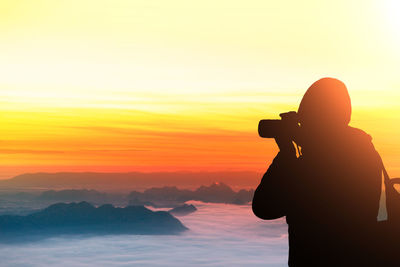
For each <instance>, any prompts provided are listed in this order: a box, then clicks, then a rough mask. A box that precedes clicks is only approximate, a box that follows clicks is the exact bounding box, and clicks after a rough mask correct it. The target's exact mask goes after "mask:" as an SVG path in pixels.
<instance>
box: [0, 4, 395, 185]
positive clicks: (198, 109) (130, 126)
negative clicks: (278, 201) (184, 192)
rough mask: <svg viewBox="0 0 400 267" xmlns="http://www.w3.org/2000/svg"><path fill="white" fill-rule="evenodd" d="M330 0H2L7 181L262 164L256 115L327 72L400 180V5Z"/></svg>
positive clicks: (297, 96) (2, 158) (0, 66)
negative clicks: (31, 175)
mask: <svg viewBox="0 0 400 267" xmlns="http://www.w3.org/2000/svg"><path fill="white" fill-rule="evenodd" d="M321 2H322V1H257V0H250V1H245V2H243V1H211V0H205V1H201V2H198V3H191V4H189V2H187V1H179V0H171V1H160V0H159V1H148V2H146V4H143V3H144V2H143V1H127V0H115V1H94V0H88V1H77V0H71V1H46V0H38V1H35V2H32V1H26V0H18V1H11V0H10V1H2V2H1V3H0V10H1V11H0V33H1V34H0V178H8V177H11V176H12V175H16V174H20V173H24V172H36V171H52V172H53V171H129V170H136V171H137V170H139V171H160V170H168V171H174V170H193V171H199V170H200V171H202V170H251V171H258V172H262V171H265V169H266V167H267V163H269V162H270V161H271V159H272V157H273V156H274V154H275V153H276V151H277V150H276V147H275V145H274V143H273V141H272V140H266V139H261V138H259V137H258V136H257V124H258V121H259V120H260V119H262V118H277V117H278V114H279V113H281V112H284V111H289V110H296V109H297V106H298V104H299V102H300V100H301V97H302V95H303V94H304V92H305V90H306V89H307V87H308V86H309V85H311V83H312V82H314V81H315V80H317V79H319V78H321V77H325V76H332V77H337V78H339V79H341V80H343V81H344V82H345V83H346V84H347V86H348V88H349V91H350V95H351V97H352V100H353V105H354V107H353V110H354V112H353V120H352V125H353V126H356V127H360V128H363V129H365V130H366V131H367V132H368V133H370V134H372V135H373V137H374V143H375V145H376V147H377V149H378V150H379V151H380V152H381V154H382V155H383V157H384V160H385V161H386V165H387V166H388V169H389V172H390V173H391V174H393V175H396V176H399V175H400V141H399V140H398V137H399V136H400V135H399V134H400V126H398V125H400V118H399V114H400V113H399V111H400V108H399V104H398V103H399V100H400V90H399V89H400V76H399V75H398V70H399V69H400V63H399V62H400V52H399V50H398V47H399V45H400V37H399V35H400V31H399V29H400V19H399V18H398V16H397V14H398V13H397V12H395V11H399V12H400V5H399V4H397V1H391V0H386V1H351V4H350V3H349V1H344V0H343V1H335V2H334V3H328V2H327V3H321ZM300 3H301V4H300Z"/></svg>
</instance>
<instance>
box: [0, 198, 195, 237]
mask: <svg viewBox="0 0 400 267" xmlns="http://www.w3.org/2000/svg"><path fill="white" fill-rule="evenodd" d="M186 229H187V228H186V227H185V226H184V225H183V224H182V223H181V222H180V221H179V220H178V219H176V218H175V217H173V216H172V215H171V214H169V213H168V212H165V211H151V210H149V209H147V208H145V207H143V206H128V207H125V208H116V207H114V206H113V205H111V204H105V205H102V206H100V207H97V208H96V207H94V206H93V205H91V204H89V203H87V202H80V203H69V204H66V203H57V204H53V205H51V206H49V207H47V208H45V209H43V210H41V211H38V212H34V213H32V214H29V215H26V216H18V215H2V216H0V239H1V238H11V237H14V236H26V235H40V236H43V237H44V236H48V235H59V234H150V235H153V234H178V233H180V232H182V231H184V230H186Z"/></svg>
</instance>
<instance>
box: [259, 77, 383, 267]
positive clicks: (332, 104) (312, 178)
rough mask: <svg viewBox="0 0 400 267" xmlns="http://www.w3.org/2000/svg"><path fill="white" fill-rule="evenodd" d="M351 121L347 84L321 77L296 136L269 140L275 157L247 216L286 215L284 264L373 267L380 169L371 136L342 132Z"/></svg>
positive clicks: (310, 91) (302, 113) (301, 109)
mask: <svg viewBox="0 0 400 267" xmlns="http://www.w3.org/2000/svg"><path fill="white" fill-rule="evenodd" d="M350 117H351V102H350V97H349V94H348V92H347V88H346V86H345V85H344V84H343V83H342V82H341V81H339V80H336V79H332V78H324V79H321V80H318V81H317V82H315V83H314V84H313V85H311V87H310V88H309V89H308V90H307V92H306V93H305V95H304V97H303V99H302V101H301V103H300V106H299V109H298V112H297V118H298V122H299V123H300V127H296V131H295V134H289V133H290V129H289V128H290V127H289V126H288V129H289V130H288V133H286V134H285V133H283V134H282V135H281V136H278V137H276V138H275V140H276V143H277V144H278V146H279V149H280V152H279V153H278V155H277V156H276V157H275V159H274V160H273V162H272V164H271V165H270V167H269V169H268V171H267V172H266V173H265V175H264V177H263V178H262V180H261V183H260V185H259V186H258V187H257V189H256V191H255V194H254V199H253V212H254V214H255V215H256V216H258V217H259V218H262V219H265V220H271V219H277V218H280V217H283V216H286V221H287V224H288V226H289V266H370V265H375V264H376V263H375V254H376V251H375V248H374V246H373V245H374V244H373V243H374V242H373V241H374V237H373V233H374V231H375V227H376V224H377V214H378V210H379V199H380V194H381V182H382V180H381V165H380V161H379V157H378V154H377V152H376V150H375V149H374V146H373V145H372V142H371V137H370V136H369V135H368V134H366V133H365V132H363V131H362V130H359V129H356V128H352V127H350V126H348V124H349V122H350ZM282 120H283V121H285V119H284V118H283V119H282ZM296 126H298V125H296ZM292 141H294V142H295V143H296V144H298V145H299V146H300V147H301V150H300V152H301V153H298V154H301V155H298V157H297V156H296V148H295V146H294V145H293V143H292Z"/></svg>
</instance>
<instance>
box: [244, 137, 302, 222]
mask: <svg viewBox="0 0 400 267" xmlns="http://www.w3.org/2000/svg"><path fill="white" fill-rule="evenodd" d="M277 143H278V145H279V147H280V148H281V152H279V153H278V155H277V156H276V157H275V159H274V161H273V162H272V164H271V165H270V167H269V168H268V170H267V172H266V173H265V174H264V176H263V178H262V180H261V183H260V185H259V186H258V187H257V189H256V190H255V192H254V197H253V202H252V208H253V213H254V214H255V215H256V216H257V217H259V218H261V219H264V220H272V219H277V218H280V217H283V216H285V215H286V214H287V207H288V198H289V197H290V196H289V190H290V186H292V185H290V184H289V181H288V178H289V177H290V176H291V173H292V171H293V168H296V167H295V165H296V161H297V158H296V153H295V150H294V147H293V144H292V143H290V144H291V145H292V146H291V147H290V146H288V145H287V143H286V144H285V143H284V142H283V144H282V142H280V141H277Z"/></svg>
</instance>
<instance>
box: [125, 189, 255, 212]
mask: <svg viewBox="0 0 400 267" xmlns="http://www.w3.org/2000/svg"><path fill="white" fill-rule="evenodd" d="M253 195H254V190H253V189H250V190H245V189H241V190H240V191H238V192H235V191H233V190H232V188H230V187H229V186H228V185H226V184H224V183H213V184H211V185H210V186H204V185H202V186H200V187H199V188H197V189H196V190H188V189H178V188H177V187H176V186H166V187H158V188H150V189H147V190H145V191H144V192H138V191H132V192H131V193H130V194H129V195H128V199H129V203H130V204H132V205H148V206H153V207H176V206H179V205H182V204H183V203H184V202H186V201H189V200H197V201H202V202H209V203H226V204H238V205H244V204H248V203H249V202H250V201H251V200H252V198H253Z"/></svg>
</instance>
